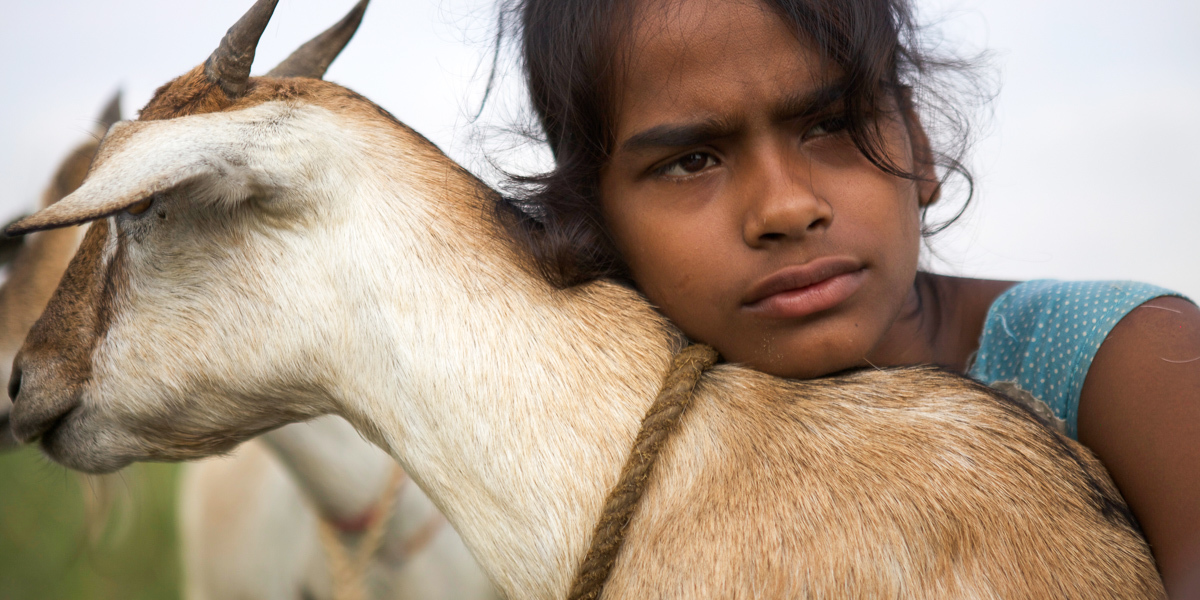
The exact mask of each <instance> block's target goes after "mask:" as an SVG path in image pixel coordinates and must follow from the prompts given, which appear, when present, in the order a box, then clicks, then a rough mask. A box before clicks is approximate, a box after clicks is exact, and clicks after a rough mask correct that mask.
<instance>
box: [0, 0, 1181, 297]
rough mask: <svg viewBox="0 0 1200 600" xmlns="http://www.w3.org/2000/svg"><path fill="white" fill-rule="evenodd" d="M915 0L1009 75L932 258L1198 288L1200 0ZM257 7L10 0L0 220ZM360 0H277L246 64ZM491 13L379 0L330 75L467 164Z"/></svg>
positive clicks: (456, 1) (1, 46) (1012, 270)
mask: <svg viewBox="0 0 1200 600" xmlns="http://www.w3.org/2000/svg"><path fill="white" fill-rule="evenodd" d="M920 1H921V2H923V3H921V4H919V6H920V8H921V10H922V13H923V14H924V15H925V16H926V17H927V18H934V17H936V18H937V20H938V22H939V23H941V25H940V27H941V30H942V31H943V34H944V36H945V38H946V40H947V42H946V43H947V44H950V45H951V46H961V47H964V48H965V49H968V50H970V49H975V50H980V49H989V50H991V51H993V52H994V64H995V66H996V72H997V73H998V74H999V76H1000V79H1001V81H1002V87H1000V93H999V96H998V97H997V98H996V100H995V101H994V102H993V104H992V109H993V110H994V116H993V117H992V118H991V119H990V121H989V122H987V123H984V125H988V128H987V130H986V131H985V132H984V133H985V134H986V135H985V137H982V138H981V139H980V141H979V142H978V144H977V147H976V152H975V154H974V159H973V161H972V166H973V170H974V172H975V174H976V176H977V179H978V188H979V193H978V197H977V198H976V201H975V203H974V207H973V209H972V210H971V212H970V213H969V215H968V217H967V219H966V220H965V221H963V222H961V223H960V224H958V225H956V226H955V227H953V228H952V229H950V230H949V231H948V232H947V233H945V234H943V235H942V236H941V237H940V238H938V239H937V240H936V241H935V246H936V248H937V250H938V255H939V256H940V257H941V258H943V259H944V260H942V261H936V260H935V261H934V264H935V266H936V270H939V271H942V272H949V273H955V274H962V275H973V276H981V277H1003V278H1013V279H1029V278H1037V277H1058V278H1070V279H1084V278H1086V279H1101V278H1103V279H1114V278H1126V279H1139V280H1144V281H1149V282H1152V283H1158V284H1160V285H1165V286H1169V287H1173V288H1175V289H1178V290H1181V291H1183V292H1185V293H1188V294H1190V295H1191V296H1192V297H1193V298H1200V268H1198V267H1197V265H1196V262H1197V259H1198V258H1200V232H1198V231H1197V228H1198V226H1200V202H1198V200H1200V192H1197V189H1196V187H1197V186H1196V181H1197V179H1198V178H1200V109H1198V108H1197V107H1200V3H1197V2H1187V1H1182V0H1147V1H1146V2H1142V3H1139V4H1137V5H1136V8H1135V5H1134V4H1132V3H1129V2H1117V1H1115V0H933V1H926V0H920ZM250 3H251V2H250V0H171V1H170V2H164V1H162V0H153V1H152V0H122V1H121V2H119V3H118V2H115V3H110V4H105V3H101V2H96V1H95V0H45V1H42V2H19V3H18V2H6V6H5V13H6V14H5V19H3V20H2V21H0V56H4V57H5V59H4V61H2V62H0V81H3V82H4V87H3V89H4V93H3V94H0V114H3V115H4V118H3V119H0V140H3V144H2V147H0V178H2V179H0V180H2V181H3V182H4V183H5V188H4V189H5V192H4V195H3V196H2V197H0V217H6V216H11V215H15V214H16V213H18V212H20V211H27V210H30V209H32V208H33V206H34V203H35V201H36V198H37V197H38V195H39V194H40V191H41V189H42V187H43V186H44V185H45V183H46V182H47V181H48V179H49V177H50V174H51V173H52V171H53V169H54V167H55V165H56V163H57V161H58V160H59V159H60V158H61V157H62V156H63V155H64V154H65V153H66V152H67V151H68V150H69V149H70V148H72V147H73V146H74V145H75V144H76V143H78V142H79V141H80V140H82V139H83V138H84V137H85V136H86V135H87V132H88V131H90V129H91V126H92V123H93V122H94V119H95V117H96V116H97V114H98V112H99V110H100V108H101V107H102V106H103V105H104V103H105V101H106V100H107V98H108V97H109V96H110V95H111V94H112V93H113V92H114V91H115V90H116V89H118V88H121V89H123V90H124V92H125V100H126V102H125V106H126V111H127V115H128V114H131V113H132V112H133V110H135V109H136V108H139V107H140V106H141V105H143V104H144V103H145V102H146V101H147V100H148V98H149V96H150V94H151V93H152V92H153V90H154V88H155V87H157V86H158V85H160V84H162V83H165V82H166V81H167V80H169V79H171V78H172V77H175V76H177V75H179V74H181V73H183V72H184V71H186V70H187V69H189V68H191V67H192V66H194V65H196V64H198V63H199V62H201V61H202V60H204V58H205V57H207V56H208V54H209V53H210V52H211V51H212V49H213V48H215V47H216V44H217V42H218V41H219V40H220V38H221V36H222V35H223V34H224V32H225V30H226V29H227V28H228V27H229V26H230V25H231V24H232V23H233V22H234V21H236V20H237V18H238V17H239V16H240V15H241V14H242V13H243V12H244V11H245V9H246V8H247V7H248V6H249V5H250ZM352 4H353V1H352V0H344V1H341V0H339V1H330V0H281V2H280V5H279V8H278V9H277V11H276V15H275V18H274V19H273V20H272V23H271V25H270V26H269V27H268V29H267V31H266V34H265V35H264V36H263V40H262V42H261V44H260V46H259V52H258V59H257V65H258V66H257V68H256V70H255V72H264V71H266V70H268V69H269V68H270V67H271V66H273V65H274V64H275V63H276V62H278V61H279V60H280V59H282V58H283V57H284V56H286V55H287V54H288V53H289V52H290V51H291V50H293V49H294V48H295V47H296V46H298V45H299V44H300V43H302V42H303V41H305V40H306V39H308V38H309V37H311V36H312V35H314V34H316V33H317V32H319V31H321V30H322V29H324V28H325V27H327V26H328V25H330V24H332V23H333V22H334V21H336V20H337V19H338V18H340V16H341V14H342V13H344V12H345V11H346V10H348V9H349V8H350V6H351V5H352ZM492 10H493V9H492V3H491V2H489V1H486V0H373V3H372V5H371V7H370V8H369V9H368V11H367V15H366V20H365V22H364V24H363V26H362V29H361V30H360V31H359V33H358V35H357V37H356V38H355V39H354V41H352V42H351V44H350V47H349V48H348V49H347V50H346V52H345V53H344V54H343V55H342V57H341V58H339V59H338V61H337V62H336V63H334V65H333V68H332V69H330V72H329V75H328V77H327V79H330V80H332V81H336V82H338V83H341V84H343V85H346V86H348V87H350V88H352V89H354V90H356V91H358V92H360V93H362V94H364V95H366V96H367V97H369V98H371V99H373V100H375V101H376V102H378V103H379V104H381V105H382V106H384V107H385V108H387V109H388V110H390V111H392V112H393V113H394V114H395V115H396V116H397V117H399V118H400V119H401V120H403V121H405V122H407V123H408V124H409V125H411V126H413V127H414V128H415V129H417V130H418V131H420V132H422V133H424V134H425V135H427V136H428V137H430V138H431V139H432V140H433V141H434V142H436V143H438V144H439V145H440V146H441V147H442V148H443V149H444V150H446V151H447V152H448V153H449V154H450V155H451V156H453V157H454V158H456V159H458V160H460V161H462V162H464V163H465V164H467V165H468V166H470V167H472V168H478V167H479V165H480V164H481V157H480V155H479V151H478V150H477V145H476V144H475V143H473V142H472V141H471V140H472V133H473V132H474V131H476V129H475V128H474V127H473V126H472V124H471V120H470V118H469V115H470V114H472V113H473V112H474V110H475V109H476V108H477V106H478V102H479V97H480V93H481V91H482V88H483V83H484V79H485V77H486V69H487V67H488V64H489V63H488V56H487V53H488V49H489V46H488V44H489V41H490V35H491V25H492ZM506 83H509V84H511V83H515V82H511V81H509V82H506ZM509 89H510V90H511V89H515V88H514V87H513V86H511V85H510V86H509ZM509 93H510V94H512V93H514V92H511V91H510V92H509ZM490 117H492V115H491V114H490V113H485V118H484V121H483V123H484V124H485V125H486V124H487V123H488V122H489V121H488V119H489V118H490Z"/></svg>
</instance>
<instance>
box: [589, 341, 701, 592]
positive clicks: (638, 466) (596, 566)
mask: <svg viewBox="0 0 1200 600" xmlns="http://www.w3.org/2000/svg"><path fill="white" fill-rule="evenodd" d="M716 362H717V351H716V350H713V349H712V348H711V347H709V346H705V345H702V344H694V345H691V346H688V347H687V348H685V349H684V350H683V351H682V352H680V353H679V354H676V355H675V359H674V360H673V361H672V362H671V371H670V372H669V373H667V377H666V380H665V381H663V387H662V390H661V391H659V393H658V397H657V398H655V399H654V404H653V405H651V406H650V410H649V411H647V412H646V416H645V417H644V418H643V419H642V428H641V430H640V431H639V432H638V435H637V438H635V439H634V442H633V451H632V452H630V454H629V458H628V460H626V461H625V466H624V468H622V469H621V477H620V479H618V480H617V484H616V485H615V486H613V488H612V490H610V491H609V492H608V498H606V499H605V501H604V512H603V513H601V516H600V520H599V521H598V522H597V523H596V529H595V531H594V532H593V533H592V545H591V547H590V548H589V549H588V552H587V554H586V555H585V556H584V558H583V562H582V563H581V564H580V566H579V571H578V572H577V573H576V574H575V581H574V582H572V584H571V591H570V592H569V593H568V594H567V598H569V599H570V600H596V599H597V598H599V597H600V594H601V593H603V592H604V584H605V583H606V582H607V581H608V576H609V575H610V574H611V573H612V568H613V565H614V564H615V563H616V560H617V554H618V553H619V552H620V551H621V544H622V543H623V542H624V541H625V533H626V531H627V529H628V527H629V520H630V519H631V518H632V517H633V511H634V510H636V509H637V507H638V503H639V501H640V500H641V499H642V494H643V493H645V491H646V482H647V481H648V480H649V478H650V472H651V470H652V469H653V468H654V463H655V461H657V460H658V451H659V450H660V449H661V448H662V445H663V442H665V441H666V440H667V437H668V436H669V435H670V434H671V432H672V431H674V429H675V425H676V424H677V423H678V422H679V417H680V416H682V415H683V411H684V410H686V409H687V407H688V404H689V403H690V402H691V400H692V391H693V390H694V389H695V388H696V383H697V382H699V381H700V376H701V375H703V374H704V372H705V371H707V370H708V369H709V368H710V367H712V366H713V364H714V363H716Z"/></svg>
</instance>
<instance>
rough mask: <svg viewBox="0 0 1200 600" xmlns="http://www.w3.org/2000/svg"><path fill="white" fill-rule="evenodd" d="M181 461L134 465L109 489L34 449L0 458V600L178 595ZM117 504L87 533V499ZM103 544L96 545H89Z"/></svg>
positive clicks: (132, 599) (129, 599)
mask: <svg viewBox="0 0 1200 600" xmlns="http://www.w3.org/2000/svg"><path fill="white" fill-rule="evenodd" d="M177 473H178V467H177V466H175V465H162V464H145V465H134V466H132V467H130V468H128V469H125V470H124V471H122V472H121V474H120V475H118V476H114V477H116V479H113V480H111V482H110V483H109V484H108V485H105V484H97V483H94V482H89V481H85V480H84V479H82V478H81V477H80V476H79V475H77V474H75V473H71V472H69V471H67V470H66V469H63V468H62V467H59V466H57V465H54V464H52V463H50V462H49V461H48V460H46V459H45V458H43V457H41V456H40V455H39V454H38V453H37V451H36V450H35V449H33V448H25V449H22V450H20V451H17V452H11V453H6V454H0V598H2V599H4V600H83V599H87V600H93V599H97V600H99V599H109V598H111V599H114V600H115V599H121V600H141V599H146V600H162V599H175V598H179V597H180V592H179V579H180V578H179V551H178V548H177V543H176V526H175V491H176V487H177V486H176V476H177ZM100 488H109V489H112V490H113V493H112V494H111V496H113V497H114V498H116V502H115V507H114V509H113V510H112V511H111V517H110V518H108V519H107V523H106V524H105V523H101V521H102V520H101V519H96V518H92V519H90V521H91V522H93V523H101V526H92V527H89V526H88V525H87V523H88V522H89V519H88V518H86V517H85V511H86V508H85V503H84V495H85V494H88V495H89V496H90V497H92V498H97V497H100V496H102V494H99V495H98V494H97V492H96V490H97V489H100ZM89 538H95V539H89Z"/></svg>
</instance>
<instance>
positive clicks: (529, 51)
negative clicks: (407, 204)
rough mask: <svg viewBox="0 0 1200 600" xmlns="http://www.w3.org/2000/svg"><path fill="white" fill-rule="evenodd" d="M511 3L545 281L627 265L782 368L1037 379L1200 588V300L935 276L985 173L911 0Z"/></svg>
mask: <svg viewBox="0 0 1200 600" xmlns="http://www.w3.org/2000/svg"><path fill="white" fill-rule="evenodd" d="M508 9H510V11H511V12H509V13H508V14H511V15H514V16H515V18H514V19H513V21H514V22H515V23H516V24H517V28H516V29H517V35H518V36H519V40H520V42H521V49H522V56H523V59H524V63H523V64H524V70H525V76H526V79H527V84H528V87H529V90H530V97H531V100H532V104H533V109H534V111H535V113H536V114H537V116H538V118H539V123H540V126H541V129H542V133H543V134H544V135H545V139H546V141H547V142H548V144H549V146H550V148H551V150H552V152H553V154H554V157H555V161H556V167H555V169H554V170H553V171H551V172H550V173H547V174H545V175H543V176H540V177H536V178H527V179H521V180H518V183H520V184H524V185H525V189H526V190H528V193H526V194H525V195H524V197H522V198H520V199H519V200H518V203H519V204H521V205H522V210H521V213H522V214H523V215H527V216H525V217H524V218H523V219H522V220H521V222H520V224H519V225H518V226H517V228H516V230H514V232H513V233H514V235H516V236H517V237H518V238H519V239H521V240H522V241H523V242H524V243H525V244H526V246H527V247H528V249H529V250H530V252H531V253H532V255H533V256H534V257H536V259H537V260H538V262H539V264H540V266H541V268H542V271H543V272H544V274H545V275H546V277H547V278H548V279H550V280H551V281H552V282H554V283H556V284H558V285H561V286H570V285H575V284H578V283H581V282H585V281H588V280H591V279H594V278H597V277H616V278H622V279H626V280H627V281H629V282H630V283H631V284H632V285H635V286H636V287H637V288H638V289H639V290H641V291H642V292H643V293H645V295H646V296H647V297H648V298H649V299H650V300H651V301H652V302H653V303H654V304H655V305H656V306H658V307H659V309H660V310H661V311H662V312H663V313H664V314H665V315H666V316H667V317H669V318H670V319H672V320H673V321H674V322H675V323H676V324H677V325H678V326H679V327H680V328H681V329H682V330H683V331H684V332H685V333H686V334H688V335H689V336H690V337H691V338H692V339H694V340H696V341H700V342H705V343H708V344H711V345H712V346H714V347H716V348H717V350H719V351H720V352H721V354H722V355H723V356H724V357H725V359H726V360H729V361H734V362H741V363H745V364H748V365H751V366H753V367H755V368H757V369H760V370H762V371H765V372H767V373H771V374H774V375H778V376H783V377H800V378H811V377H820V376H824V375H828V374H830V373H834V372H837V371H841V370H844V369H851V368H861V367H887V366H898V365H912V364H936V365H941V366H943V367H945V368H947V369H951V370H954V371H957V372H961V373H966V374H970V375H971V376H974V377H977V378H980V379H982V380H984V381H985V382H988V383H1002V382H1003V383H1006V384H1008V385H1015V386H1017V387H1020V388H1021V389H1022V390H1023V391H1024V392H1028V393H1030V394H1032V395H1034V396H1035V397H1036V398H1038V399H1040V400H1041V401H1043V402H1045V403H1046V404H1048V405H1049V406H1050V407H1051V408H1052V409H1053V411H1054V413H1055V416H1056V417H1057V418H1058V419H1061V420H1062V421H1063V424H1064V427H1065V430H1066V431H1067V432H1068V434H1070V435H1072V436H1077V437H1078V439H1079V440H1080V441H1081V442H1083V443H1084V444H1086V445H1087V446H1089V447H1090V448H1091V449H1092V450H1093V451H1094V452H1095V453H1096V454H1097V455H1098V456H1099V457H1100V459H1101V460H1102V461H1103V462H1104V464H1105V465H1106V466H1107V467H1108V469H1109V471H1110V472H1111V473H1112V476H1113V479H1114V480H1115V481H1116V483H1117V485H1118V486H1119V487H1120V489H1121V491H1122V493H1123V494H1124V495H1125V498H1126V499H1127V501H1128V502H1129V505H1130V507H1131V508H1132V510H1133V511H1134V513H1135V514H1136V515H1137V517H1138V519H1139V521H1140V522H1141V525H1142V527H1143V528H1144V531H1145V534H1146V537H1147V539H1148V540H1149V542H1150V544H1151V547H1152V548H1153V550H1154V552H1155V556H1156V558H1157V560H1158V563H1159V568H1160V570H1161V572H1162V575H1163V579H1164V582H1165V584H1166V586H1167V589H1168V591H1169V592H1170V594H1171V595H1172V597H1200V477H1198V476H1197V473H1200V360H1192V359H1193V358H1197V357H1200V310H1198V309H1197V307H1196V306H1195V305H1193V304H1192V303H1191V302H1190V301H1188V300H1186V299H1184V298H1182V297H1179V296H1178V295H1176V294H1174V293H1173V292H1170V291H1168V290H1164V289H1160V288H1155V287H1153V286H1148V285H1144V284H1137V283H1128V282H1120V283H1115V282H1090V283H1065V282H1051V281H1034V282H1027V283H1020V284H1018V283H1015V282H1008V281H984V280H972V279H961V278H953V277H947V276H941V275H935V274H931V273H924V272H919V271H918V258H919V254H920V244H921V239H922V236H923V235H928V234H930V233H934V232H936V231H938V230H940V227H939V226H934V225H931V224H928V223H925V219H924V217H925V212H926V209H927V208H929V207H930V206H931V205H933V204H935V203H936V202H938V201H939V199H940V195H941V190H942V183H943V182H944V180H945V178H946V176H947V174H953V173H962V174H964V175H966V172H965V170H964V169H963V167H962V165H961V163H960V162H959V161H958V160H957V158H958V157H959V154H958V153H955V152H948V151H946V150H945V149H943V148H939V147H935V145H934V144H933V143H931V141H930V138H929V136H928V135H927V133H926V129H925V128H924V127H923V124H922V118H923V117H925V118H929V117H930V116H931V115H936V114H938V113H937V111H931V110H930V108H931V106H930V105H929V104H927V103H924V102H923V101H927V100H929V99H933V98H936V97H937V96H936V95H935V94H931V93H929V92H930V91H929V90H928V89H926V88H924V87H922V86H923V84H924V83H925V80H926V79H927V77H928V76H929V75H931V74H933V73H936V72H937V71H939V70H940V69H943V68H946V67H955V66H956V65H958V64H960V63H955V62H953V61H939V60H936V59H934V58H933V57H931V56H930V55H928V54H927V53H926V52H925V51H924V50H923V49H922V47H921V46H920V45H919V43H918V42H919V38H918V36H917V35H916V34H917V28H916V26H915V24H914V23H913V20H912V18H911V14H912V11H911V7H910V6H909V5H908V3H907V1H906V0H770V1H761V0H687V1H683V0H625V1H621V0H604V1H600V0H587V1H583V0H571V1H565V0H523V1H517V2H516V3H515V4H513V5H511V6H509V7H508ZM932 108H936V106H933V107H932ZM941 114H942V115H945V114H950V115H953V114H955V113H954V112H953V111H950V112H949V113H947V112H945V111H943V112H942V113H941ZM960 139H961V138H960ZM968 180H969V176H968ZM500 208H501V209H502V210H513V209H512V206H511V205H510V204H505V205H503V206H501V207H500Z"/></svg>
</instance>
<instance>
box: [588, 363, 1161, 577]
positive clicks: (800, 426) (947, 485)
mask: <svg viewBox="0 0 1200 600" xmlns="http://www.w3.org/2000/svg"><path fill="white" fill-rule="evenodd" d="M656 469H657V472H656V473H655V476H654V477H653V478H652V483H651V484H650V487H649V488H648V489H647V493H646V497H645V500H644V501H643V504H642V506H641V507H640V508H639V511H638V513H637V514H636V515H635V516H634V521H633V523H632V524H631V526H630V529H629V537H628V539H627V541H626V545H625V548H624V549H623V551H622V553H621V555H620V556H619V557H618V561H617V566H616V568H615V570H614V572H613V576H612V578H611V580H610V582H609V585H608V588H607V593H606V594H605V597H606V598H644V597H657V598H701V597H709V598H715V597H720V598H800V597H811V598H856V597H861V598H900V597H912V598H1052V597H1070V598H1090V597H1096V598H1100V597H1103V598H1159V597H1163V596H1164V595H1165V592H1164V591H1163V587H1162V582H1161V580H1160V578H1159V576H1158V573H1157V571H1156V569H1155V564H1154V560H1153V558H1152V556H1151V554H1150V551H1149V548H1148V547H1147V545H1146V543H1145V541H1144V540H1143V539H1142V537H1141V535H1140V533H1139V532H1138V530H1137V527H1136V524H1135V522H1134V520H1133V517H1132V515H1131V514H1130V513H1129V512H1128V509H1127V508H1126V506H1125V503H1124V501H1123V500H1122V499H1121V497H1120V495H1119V494H1118V493H1117V491H1116V489H1115V487H1114V486H1113V484H1112V482H1111V480H1110V479H1109V477H1108V474H1107V472H1106V471H1105V470H1104V468H1103V467H1102V466H1101V465H1100V463H1099V461H1097V460H1096V459H1095V458H1094V457H1093V456H1092V455H1091V454H1090V453H1089V452H1088V451H1087V450H1086V449H1085V448H1084V447H1083V446H1081V445H1080V444H1078V443H1077V442H1074V441H1072V440H1070V439H1068V438H1066V437H1065V436H1063V435H1061V434H1059V433H1057V432H1054V431H1052V430H1050V429H1049V428H1048V427H1046V426H1045V425H1044V424H1043V423H1041V422H1040V421H1038V420H1037V419H1036V418H1035V417H1034V416H1032V414H1031V413H1030V412H1029V411H1028V410H1026V409H1025V408H1024V407H1022V406H1020V405H1018V404H1016V403H1015V402H1013V401H1011V400H1009V399H1007V398H1005V397H1003V396H1001V395H1000V394H998V393H996V392H994V391H992V390H990V389H988V388H986V387H984V386H982V385H980V384H978V383H975V382H972V381H970V380H967V379H964V378H961V377H958V376H954V375H950V374H948V373H944V372H941V371H938V370H935V369H928V368H910V369H900V370H889V371H861V372H858V373H853V374H848V375H843V376H837V377H833V378H829V379H823V380H815V381H809V382H781V381H780V380H776V379H771V378H768V377H766V376H761V375H759V374H756V373H752V372H749V371H747V370H743V369H740V368H736V367H719V368H717V369H715V370H713V371H711V372H710V373H709V374H708V375H706V376H705V378H704V379H703V380H702V382H701V384H700V385H699V386H698V388H697V393H696V396H695V399H694V400H693V404H692V407H691V408H690V409H689V412H688V413H686V414H685V416H684V418H683V421H682V422H681V424H680V428H679V431H678V432H677V433H676V434H675V435H674V436H673V437H672V439H671V440H670V441H669V442H668V444H667V446H666V447H665V448H664V450H663V454H662V456H661V457H660V459H659V463H658V467H656Z"/></svg>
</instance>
